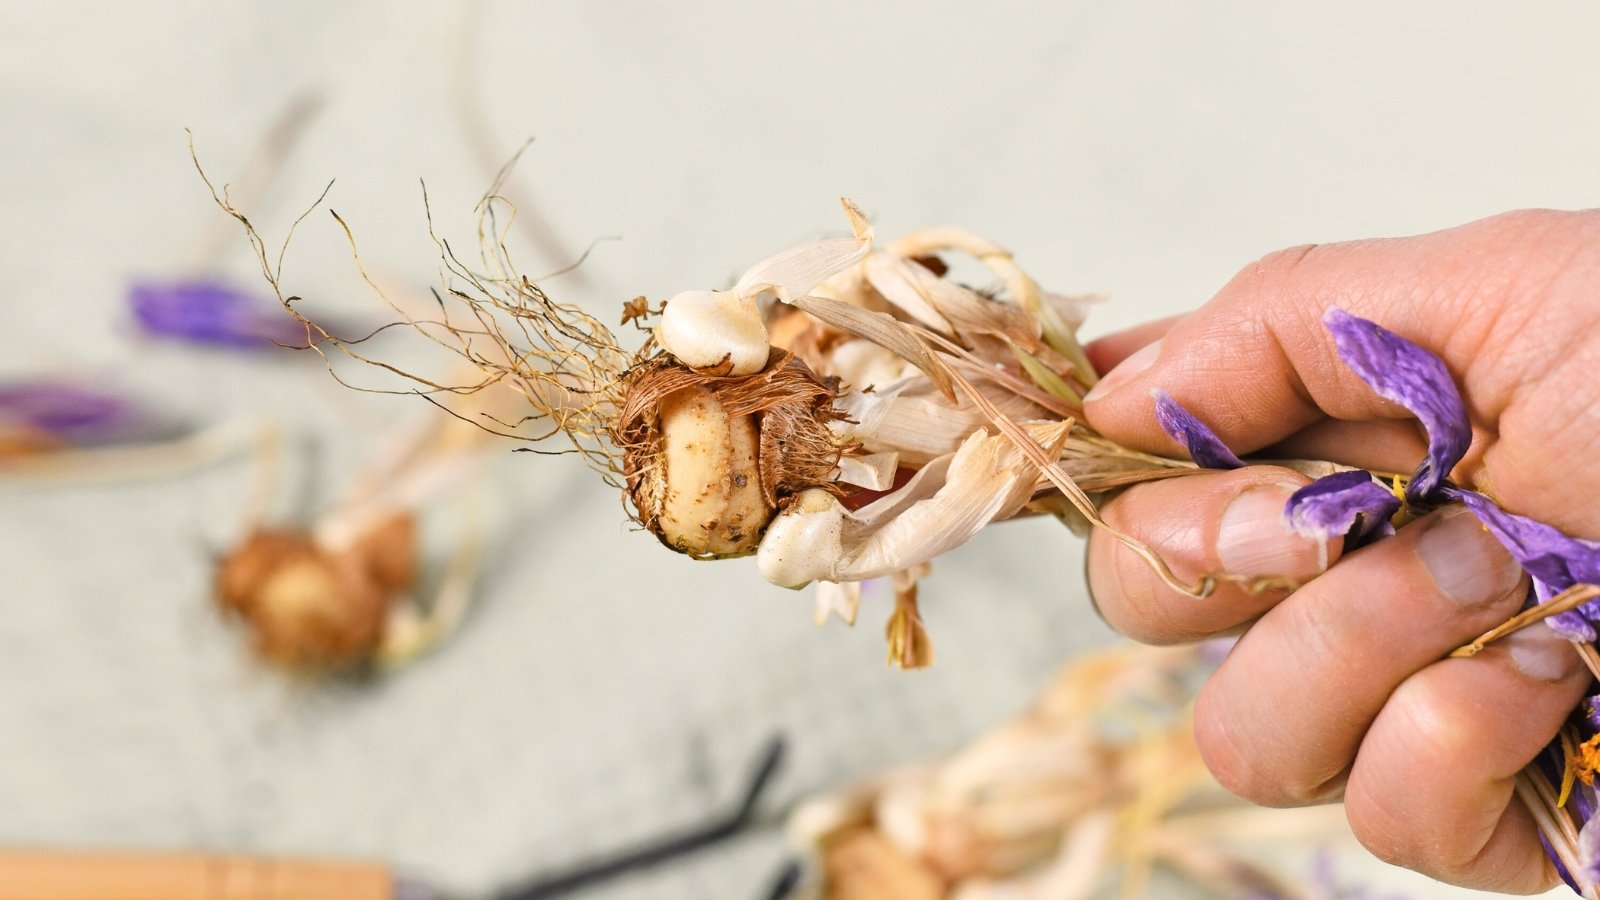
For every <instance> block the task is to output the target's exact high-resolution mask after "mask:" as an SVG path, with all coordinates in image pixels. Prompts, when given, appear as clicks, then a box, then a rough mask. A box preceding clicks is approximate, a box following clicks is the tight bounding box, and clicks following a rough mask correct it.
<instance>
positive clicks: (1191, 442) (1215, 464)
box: [1150, 388, 1244, 469]
mask: <svg viewBox="0 0 1600 900" xmlns="http://www.w3.org/2000/svg"><path fill="white" fill-rule="evenodd" d="M1150 395H1151V396H1152V397H1155V398H1156V422H1157V423H1158V424H1159V425H1160V426H1161V430H1162V431H1165V432H1166V433H1167V436H1168V437H1170V438H1172V439H1173V440H1175V441H1177V442H1178V443H1180V444H1183V445H1184V446H1185V447H1187V448H1188V450H1189V458H1190V459H1192V460H1194V461H1195V462H1196V463H1197V464H1199V465H1200V466H1201V467H1202V468H1206V469H1239V468H1243V467H1244V460H1241V459H1240V458H1239V457H1237V456H1235V455H1234V453H1233V451H1232V450H1229V449H1228V445H1227V444H1224V443H1223V442H1222V440H1221V439H1220V438H1218V437H1217V435H1216V433H1215V432H1213V431H1212V430H1211V429H1210V428H1208V427H1206V424H1205V423H1204V422H1202V421H1200V420H1199V419H1197V418H1195V417H1194V413H1191V412H1189V411H1188V410H1187V409H1184V408H1183V407H1182V406H1180V405H1179V404H1178V401H1176V400H1174V399H1172V395H1171V394H1168V393H1167V392H1166V391H1163V390H1160V389H1159V388H1158V389H1156V390H1153V391H1151V392H1150Z"/></svg>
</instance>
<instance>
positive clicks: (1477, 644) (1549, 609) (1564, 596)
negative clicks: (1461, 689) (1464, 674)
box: [1450, 584, 1600, 677]
mask: <svg viewBox="0 0 1600 900" xmlns="http://www.w3.org/2000/svg"><path fill="white" fill-rule="evenodd" d="M1596 597H1600V587H1597V586H1595V585H1592V584H1576V585H1573V586H1572V587H1569V588H1567V589H1566V590H1564V591H1562V592H1561V593H1559V594H1557V595H1555V596H1554V597H1551V598H1550V599H1549V600H1546V601H1545V602H1543V603H1541V604H1539V605H1538V606H1534V607H1531V608H1529V609H1525V610H1523V611H1522V612H1519V613H1517V614H1516V615H1514V616H1512V617H1511V618H1509V619H1507V620H1506V621H1505V622H1503V623H1502V624H1500V625H1496V626H1495V627H1493V628H1491V629H1489V630H1488V631H1485V632H1484V633H1483V634H1481V635H1478V637H1477V639H1476V640H1474V641H1473V642H1472V643H1470V644H1467V645H1466V646H1463V647H1457V648H1456V649H1454V650H1452V651H1450V658H1453V659H1459V658H1465V657H1469V656H1476V655H1478V654H1479V653H1481V652H1482V651H1483V648H1485V647H1487V646H1488V645H1489V644H1490V643H1492V642H1494V641H1497V640H1499V639H1500V638H1503V637H1505V636H1507V635H1509V634H1512V633H1514V632H1517V631H1520V630H1522V629H1523V628H1526V627H1528V626H1529V625H1532V624H1534V623H1535V622H1542V621H1544V620H1545V619H1548V618H1550V617H1551V616H1553V615H1556V614H1557V613H1564V612H1567V611H1569V610H1573V609H1577V608H1578V607H1580V606H1582V605H1583V604H1585V603H1588V602H1589V601H1590V600H1593V599H1594V598H1596ZM1573 643H1574V644H1577V645H1578V646H1579V647H1580V655H1583V654H1582V653H1581V648H1583V647H1586V646H1588V645H1586V644H1583V643H1581V642H1577V641H1574V642H1573ZM1584 662H1585V663H1588V665H1589V668H1590V670H1591V671H1595V674H1596V676H1597V677H1600V669H1597V663H1600V660H1597V659H1596V655H1595V653H1594V648H1592V647H1590V648H1589V653H1588V654H1587V655H1586V656H1585V658H1584Z"/></svg>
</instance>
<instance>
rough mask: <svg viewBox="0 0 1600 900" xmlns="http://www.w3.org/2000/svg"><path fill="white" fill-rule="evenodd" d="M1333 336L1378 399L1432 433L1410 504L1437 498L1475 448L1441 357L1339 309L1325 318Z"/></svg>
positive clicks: (1342, 354)
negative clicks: (1469, 449) (1444, 482)
mask: <svg viewBox="0 0 1600 900" xmlns="http://www.w3.org/2000/svg"><path fill="white" fill-rule="evenodd" d="M1322 322H1323V324H1325V325H1327V326H1328V330H1329V331H1330V332H1332V333H1333V339H1334V343H1335V344H1336V345H1337V346H1338V348H1339V358H1340V359H1342V360H1344V362H1345V365H1347V366H1349V367H1350V368H1351V370H1352V371H1354V372H1355V373H1356V374H1357V375H1359V376H1361V380H1362V381H1365V382H1366V383H1367V384H1368V385H1370V386H1371V387H1372V389H1373V391H1375V392H1377V394H1378V396H1380V397H1383V398H1385V399H1388V400H1393V401H1394V402H1396V403H1399V404H1400V405H1401V406H1404V407H1405V408H1406V409H1409V410H1411V412H1412V414H1413V415H1415V416H1416V417H1417V418H1418V419H1419V420H1421V422H1422V427H1423V428H1424V429H1426V430H1427V432H1428V458H1427V459H1425V460H1423V461H1422V462H1421V463H1420V464H1418V466H1417V471H1416V474H1415V476H1414V477H1413V478H1412V479H1411V484H1410V486H1409V487H1407V488H1406V496H1407V498H1408V499H1411V500H1415V501H1420V500H1422V499H1423V498H1426V497H1427V496H1428V495H1429V494H1431V493H1433V490H1434V488H1436V487H1438V486H1439V482H1440V480H1442V479H1443V478H1445V477H1446V476H1448V475H1449V474H1450V470H1451V469H1453V468H1455V465H1456V463H1458V462H1460V461H1461V456H1462V454H1464V453H1466V452H1467V446H1468V445H1469V444H1471V443H1472V424H1471V422H1469V421H1468V420H1467V408H1466V405H1465V404H1463V403H1462V402H1461V392H1460V391H1458V390H1457V389H1456V383H1455V380H1454V379H1453V378H1451V377H1450V370H1449V369H1447V368H1445V365H1444V361H1443V360H1441V359H1439V357H1437V356H1435V355H1434V354H1432V353H1430V352H1428V351H1427V350H1424V349H1422V348H1421V347H1418V346H1417V345H1416V344H1413V343H1411V342H1410V341H1408V340H1406V339H1405V338H1403V337H1400V336H1399V335H1397V334H1394V333H1393V332H1390V331H1388V330H1387V329H1385V328H1383V327H1381V326H1379V325H1377V324H1375V323H1372V322H1368V321H1367V320H1366V319H1362V318H1357V317H1356V316H1352V315H1350V314H1349V313H1347V312H1345V311H1344V310H1342V309H1340V308H1338V307H1337V306H1335V307H1331V308H1329V310H1328V312H1327V314H1326V315H1324V316H1323V317H1322Z"/></svg>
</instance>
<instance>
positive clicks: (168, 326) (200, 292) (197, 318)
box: [128, 280, 307, 349]
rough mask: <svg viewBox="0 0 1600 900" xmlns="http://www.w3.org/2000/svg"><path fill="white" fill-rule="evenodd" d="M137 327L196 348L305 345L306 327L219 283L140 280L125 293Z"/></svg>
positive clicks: (279, 310)
mask: <svg viewBox="0 0 1600 900" xmlns="http://www.w3.org/2000/svg"><path fill="white" fill-rule="evenodd" d="M128 301H129V305H130V306H131V307H132V308H133V315H134V318H135V319H136V320H137V321H138V323H139V326H140V327H141V328H143V329H144V330H145V331H147V332H149V333H150V334H154V335H160V336H162V337H171V338H177V339H179V340H182V341H188V342H190V343H195V344H211V345H216V346H225V347H236V348H242V349H260V348H265V347H270V346H273V345H274V344H281V345H284V346H288V347H304V346H306V344H307V329H306V326H305V325H303V324H301V323H300V322H297V321H295V319H294V318H293V317H292V316H290V315H288V314H286V313H285V312H284V311H283V309H282V308H281V307H279V306H278V305H276V304H274V303H270V302H267V301H266V300H264V299H262V298H261V297H259V296H257V295H255V294H249V293H246V292H244V291H241V290H239V289H237V288H234V287H232V286H231V285H228V284H226V283H223V282H221V281H210V280H193V281H170V282H142V283H137V284H135V285H133V287H132V288H130V289H129V292H128Z"/></svg>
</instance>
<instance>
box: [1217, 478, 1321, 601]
mask: <svg viewBox="0 0 1600 900" xmlns="http://www.w3.org/2000/svg"><path fill="white" fill-rule="evenodd" d="M1295 487H1296V486H1295V485H1284V484H1263V485H1258V486H1256V487H1253V488H1250V489H1249V490H1247V491H1245V492H1244V493H1242V494H1240V495H1239V496H1237V497H1235V498H1233V502H1231V503H1229V504H1228V507H1227V509H1224V510H1223V511H1222V519H1221V521H1220V522H1218V524H1217V559H1218V561H1220V562H1221V563H1222V568H1223V569H1224V570H1225V571H1226V572H1228V573H1229V574H1231V575H1247V576H1252V577H1254V576H1273V575H1282V576H1284V577H1287V578H1302V577H1305V576H1307V575H1315V574H1317V573H1318V572H1321V571H1322V570H1323V569H1325V568H1327V553H1326V548H1325V547H1324V546H1323V545H1322V544H1320V543H1318V542H1316V541H1311V540H1307V539H1305V538H1303V537H1300V536H1298V535H1295V534H1292V533H1291V532H1290V531H1289V530H1288V529H1287V528H1285V527H1284V525H1283V507H1284V504H1286V503H1288V502H1289V495H1290V494H1293V493H1294V491H1295Z"/></svg>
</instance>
